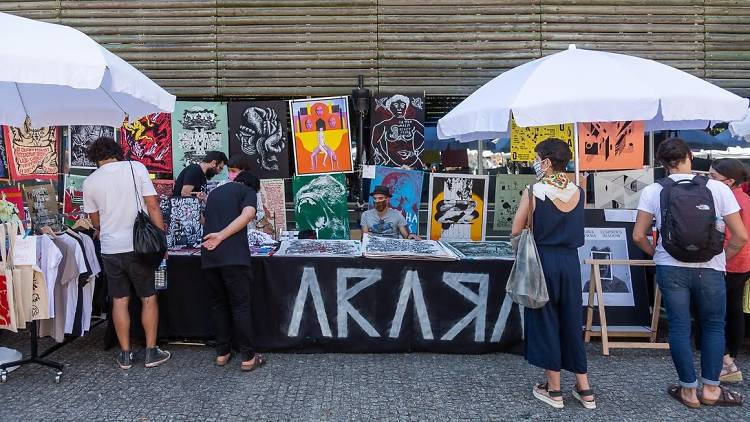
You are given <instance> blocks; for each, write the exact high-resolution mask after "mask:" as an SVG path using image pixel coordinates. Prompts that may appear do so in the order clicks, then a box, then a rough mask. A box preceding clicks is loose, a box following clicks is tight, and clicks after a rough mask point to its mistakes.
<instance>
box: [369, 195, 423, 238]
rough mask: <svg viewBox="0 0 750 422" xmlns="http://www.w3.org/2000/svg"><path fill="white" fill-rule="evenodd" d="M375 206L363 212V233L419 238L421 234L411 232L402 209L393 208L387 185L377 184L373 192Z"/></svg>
mask: <svg viewBox="0 0 750 422" xmlns="http://www.w3.org/2000/svg"><path fill="white" fill-rule="evenodd" d="M370 196H372V200H373V202H374V203H375V208H373V209H371V210H367V211H365V212H363V213H362V218H361V224H360V225H361V227H362V233H370V234H372V235H375V236H379V237H389V238H393V239H398V238H399V237H401V238H404V239H412V240H419V236H417V235H415V234H413V233H409V224H408V223H407V222H406V218H405V217H404V215H403V214H401V211H399V210H396V209H393V208H391V206H390V200H391V196H392V195H391V191H390V190H389V189H388V187H386V186H375V188H374V189H373V191H372V193H371V194H370Z"/></svg>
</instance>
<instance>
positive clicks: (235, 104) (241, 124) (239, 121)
mask: <svg viewBox="0 0 750 422" xmlns="http://www.w3.org/2000/svg"><path fill="white" fill-rule="evenodd" d="M286 107H287V104H286V102H284V101H232V102H230V103H229V153H230V154H231V155H230V156H233V155H235V154H246V155H247V156H248V157H250V164H251V167H250V171H251V172H252V173H253V174H254V175H255V176H257V177H258V178H259V179H271V178H285V177H289V129H288V127H289V125H288V122H287V114H286V113H287V108H286Z"/></svg>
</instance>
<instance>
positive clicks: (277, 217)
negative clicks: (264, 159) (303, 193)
mask: <svg viewBox="0 0 750 422" xmlns="http://www.w3.org/2000/svg"><path fill="white" fill-rule="evenodd" d="M260 197H261V204H262V206H263V213H264V214H265V215H264V218H265V220H266V222H267V224H270V225H271V227H272V228H273V233H274V234H278V233H280V232H282V231H284V230H286V199H285V197H284V180H283V179H265V180H261V181H260ZM276 237H278V236H276Z"/></svg>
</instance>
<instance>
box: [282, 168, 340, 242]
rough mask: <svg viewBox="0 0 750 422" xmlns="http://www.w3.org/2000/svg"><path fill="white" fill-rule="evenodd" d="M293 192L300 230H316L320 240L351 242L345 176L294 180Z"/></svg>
mask: <svg viewBox="0 0 750 422" xmlns="http://www.w3.org/2000/svg"><path fill="white" fill-rule="evenodd" d="M292 193H293V196H294V217H295V220H296V221H297V230H312V231H314V232H315V237H316V238H317V239H349V214H348V211H347V206H346V197H347V190H346V179H345V178H344V175H343V174H326V175H321V176H297V177H294V178H293V179H292Z"/></svg>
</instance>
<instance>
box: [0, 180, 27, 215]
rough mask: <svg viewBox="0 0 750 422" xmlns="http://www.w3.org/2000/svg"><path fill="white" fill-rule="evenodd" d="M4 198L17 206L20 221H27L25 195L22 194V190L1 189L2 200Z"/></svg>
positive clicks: (0, 197)
mask: <svg viewBox="0 0 750 422" xmlns="http://www.w3.org/2000/svg"><path fill="white" fill-rule="evenodd" d="M3 198H4V199H5V200H6V201H8V202H10V203H11V204H13V205H15V206H16V209H17V210H18V219H19V220H25V219H26V211H25V210H24V204H23V193H22V192H21V189H19V188H10V187H8V188H0V199H3Z"/></svg>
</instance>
